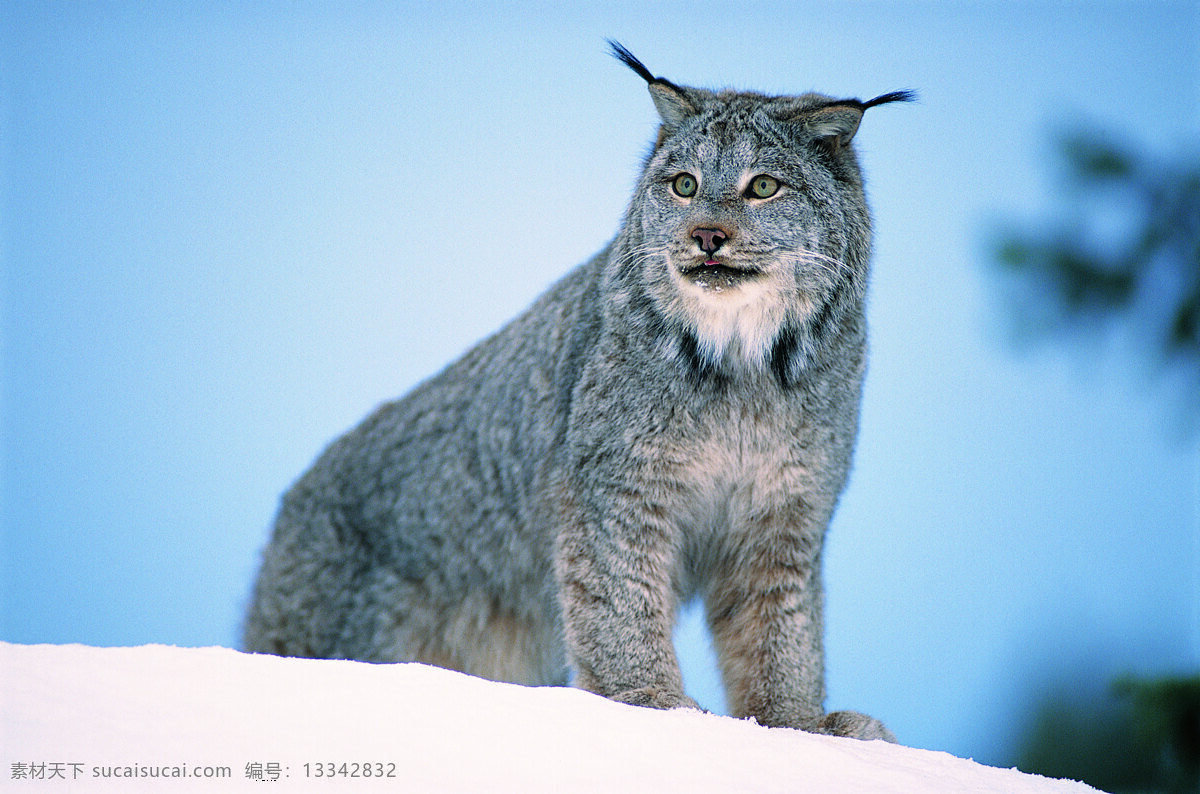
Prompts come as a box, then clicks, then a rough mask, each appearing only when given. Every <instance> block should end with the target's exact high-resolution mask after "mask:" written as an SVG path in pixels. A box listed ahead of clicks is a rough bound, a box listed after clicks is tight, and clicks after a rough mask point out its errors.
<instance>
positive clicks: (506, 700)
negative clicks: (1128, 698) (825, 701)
mask: <svg viewBox="0 0 1200 794" xmlns="http://www.w3.org/2000/svg"><path fill="white" fill-rule="evenodd" d="M0 764H3V766H2V767H0V789H2V790H4V791H31V792H34V791H36V792H50V791H79V792H90V791H96V792H99V791H123V792H126V791H168V792H176V791H179V792H183V791H233V790H246V791H249V790H256V789H260V790H271V791H281V792H282V791H297V792H299V791H322V792H331V791H339V792H341V791H347V792H357V791H371V790H382V789H384V788H386V789H389V790H394V791H405V792H426V791H428V792H447V791H470V792H508V791H512V792H538V791H553V792H588V791H603V792H640V791H646V792H656V794H657V793H658V792H672V791H680V792H689V794H691V793H695V792H708V791H712V792H722V793H723V794H724V793H725V792H738V791H754V792H775V791H778V792H797V791H820V792H904V793H905V794H914V793H915V792H932V791H953V792H1001V791H1002V792H1016V793H1018V794H1021V793H1023V792H1030V793H1032V792H1062V793H1063V794H1066V793H1067V792H1085V791H1093V789H1090V788H1088V787H1087V786H1084V785H1082V784H1079V783H1070V782H1065V781H1052V780H1047V779H1045V778H1039V777H1034V776H1031V775H1024V774H1022V773H1020V772H1017V771H1015V770H1002V769H994V768H991V767H986V766H982V765H979V764H976V763H973V762H971V761H964V760H962V759H959V758H955V757H953V756H950V755H947V754H945V753H936V752H929V751H925V750H913V749H909V748H905V747H898V746H894V745H888V744H885V743H882V742H857V741H854V740H849V739H834V738H830V737H825V736H813V735H809V734H805V733H801V732H799V731H792V730H784V729H768V728H763V727H761V726H758V725H755V724H753V723H750V722H746V721H742V720H735V719H730V718H727V717H717V716H713V715H708V714H702V713H699V712H694V711H671V712H660V711H651V710H648V709H640V708H634V707H631V706H624V705H621V704H618V703H613V702H610V701H607V700H604V699H603V698H600V697H596V696H594V695H591V694H588V693H586V692H582V691H579V690H573V689H554V688H542V689H535V688H527V687H519V686H514V685H510V684H497V683H493V682H490V681H483V680H480V679H477V678H471V677H469V676H465V675H461V674H459V673H454V672H449V671H446V670H440V669H438V668H435V667H428V666H424V665H415V664H404V665H368V664H361V663H357V662H343V661H314V660H304V659H278V658H274V657H268V656H253V655H248V654H242V653H238V652H236V651H231V650H228V649H224V648H200V649H181V648H169V647H163V646H146V647H140V648H91V647H85V646H77V645H65V646H58V645H37V646H24V645H9V644H4V643H0ZM50 778H54V780H53V781H52V780H50Z"/></svg>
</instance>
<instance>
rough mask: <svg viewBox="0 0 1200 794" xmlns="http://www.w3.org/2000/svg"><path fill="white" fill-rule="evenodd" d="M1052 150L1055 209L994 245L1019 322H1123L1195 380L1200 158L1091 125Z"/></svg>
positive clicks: (1066, 326)
mask: <svg viewBox="0 0 1200 794" xmlns="http://www.w3.org/2000/svg"><path fill="white" fill-rule="evenodd" d="M1055 154H1056V165H1057V167H1058V168H1059V170H1060V172H1061V173H1060V175H1061V185H1062V190H1061V195H1060V196H1059V205H1060V209H1059V210H1058V211H1057V212H1056V217H1055V218H1054V219H1052V220H1051V221H1049V222H1048V223H1047V224H1044V225H1042V226H1041V227H1040V228H1037V229H1036V230H1031V229H1014V228H1008V229H1006V230H1005V231H1003V232H1001V233H1000V234H999V235H998V236H997V239H996V240H995V244H994V258H995V260H996V262H997V263H998V264H999V265H1000V266H1001V268H1002V269H1003V270H1004V271H1006V272H1007V273H1008V274H1009V276H1010V281H1011V284H1010V286H1012V287H1015V289H1013V290H1012V297H1013V309H1014V311H1015V313H1016V316H1017V318H1018V319H1019V320H1020V322H1021V326H1022V327H1023V328H1024V329H1032V330H1034V331H1035V332H1036V334H1037V335H1041V336H1050V335H1054V333H1056V332H1060V331H1064V330H1079V329H1086V328H1093V327H1096V326H1100V327H1110V326H1112V325H1114V324H1121V323H1124V324H1125V325H1126V326H1127V327H1129V328H1130V330H1132V331H1133V332H1134V338H1136V339H1138V340H1139V341H1140V342H1141V343H1142V344H1144V345H1146V346H1147V347H1148V348H1149V349H1150V350H1151V351H1152V352H1155V353H1156V354H1157V355H1159V356H1161V358H1162V359H1163V360H1164V362H1165V363H1167V364H1169V365H1170V366H1171V367H1172V368H1175V367H1179V368H1184V369H1186V370H1189V371H1190V375H1191V377H1188V378H1185V380H1186V382H1187V383H1188V384H1189V385H1196V384H1200V158H1195V159H1189V158H1179V159H1177V160H1175V161H1170V162H1164V161H1160V160H1157V159H1154V158H1152V157H1151V156H1149V155H1147V154H1144V153H1143V152H1142V151H1141V150H1140V149H1138V148H1136V147H1134V146H1131V145H1128V144H1121V143H1118V142H1116V139H1115V138H1113V137H1112V136H1108V135H1105V134H1103V133H1100V132H1096V131H1093V130H1077V131H1074V132H1071V133H1068V134H1065V135H1063V136H1061V137H1060V138H1059V140H1058V145H1057V148H1056V151H1055ZM1195 408H1196V409H1197V410H1200V394H1198V395H1197V396H1196V399H1195Z"/></svg>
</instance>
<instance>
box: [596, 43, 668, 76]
mask: <svg viewBox="0 0 1200 794" xmlns="http://www.w3.org/2000/svg"><path fill="white" fill-rule="evenodd" d="M605 41H607V42H608V46H610V47H612V55H613V57H614V58H616V59H617V60H618V61H620V62H621V63H623V64H625V65H626V66H628V67H629V68H630V69H632V70H633V71H635V72H637V73H638V76H640V77H641V78H642V79H643V80H645V81H646V82H647V83H657V82H661V81H660V80H659V79H658V78H657V77H655V76H654V75H653V74H651V73H650V70H649V69H647V68H646V64H644V63H642V62H641V61H639V60H638V59H637V56H635V55H634V54H633V53H632V52H630V51H629V50H627V49H625V45H623V44H621V42H619V41H613V40H612V39H605Z"/></svg>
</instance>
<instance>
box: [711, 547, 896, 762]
mask: <svg viewBox="0 0 1200 794" xmlns="http://www.w3.org/2000/svg"><path fill="white" fill-rule="evenodd" d="M820 538H821V535H820V532H819V531H818V532H814V533H813V534H811V535H807V534H805V533H800V532H795V531H788V530H786V529H779V528H765V527H764V528H761V531H760V533H759V534H756V535H755V536H754V538H753V540H752V541H751V542H750V544H749V545H750V548H747V549H745V550H744V553H742V554H740V555H738V557H737V560H736V562H732V563H730V564H729V565H728V566H727V567H726V568H725V569H724V570H722V571H721V574H722V575H721V577H720V580H719V581H718V582H716V583H715V585H714V587H713V588H712V590H711V591H710V593H709V598H708V605H707V606H708V615H709V624H710V626H711V628H712V632H713V640H714V643H715V645H716V648H717V653H718V656H719V658H720V663H721V671H722V674H723V676H724V679H725V688H726V696H727V698H728V701H729V707H730V709H731V710H732V712H733V713H734V714H735V715H737V716H741V717H754V718H756V719H757V720H758V722H759V723H761V724H763V725H770V726H782V727H790V728H800V729H802V730H807V731H815V732H818V733H829V734H834V735H838V736H852V737H855V738H860V739H888V740H892V741H894V739H893V737H892V735H891V733H890V732H889V731H888V730H887V728H885V727H884V726H883V725H882V724H881V723H879V721H878V720H875V719H873V718H871V717H867V716H865V715H862V714H858V713H856V712H834V713H831V714H825V713H824V706H823V704H824V701H825V669H824V667H825V657H824V643H823V633H822V632H823V614H822V613H823V602H824V598H823V591H822V589H821V570H820V566H821V559H820V557H821V555H820Z"/></svg>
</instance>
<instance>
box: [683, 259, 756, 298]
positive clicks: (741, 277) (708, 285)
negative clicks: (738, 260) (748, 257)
mask: <svg viewBox="0 0 1200 794" xmlns="http://www.w3.org/2000/svg"><path fill="white" fill-rule="evenodd" d="M679 272H680V275H682V276H683V277H684V278H686V279H687V280H688V281H690V282H691V283H693V284H695V285H696V286H697V287H700V288H702V289H707V290H712V291H713V292H722V291H724V290H727V289H736V288H737V287H739V286H741V285H742V284H744V283H746V282H747V281H752V280H754V279H756V278H758V277H759V276H760V275H762V271H761V270H759V269H758V268H753V267H730V266H729V265H723V264H721V263H720V262H717V261H716V260H713V259H709V260H707V261H705V262H704V263H703V264H699V265H693V266H691V267H685V268H681V269H680V271H679Z"/></svg>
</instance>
